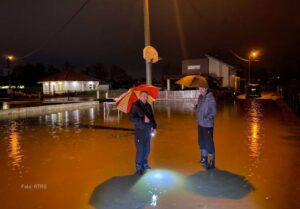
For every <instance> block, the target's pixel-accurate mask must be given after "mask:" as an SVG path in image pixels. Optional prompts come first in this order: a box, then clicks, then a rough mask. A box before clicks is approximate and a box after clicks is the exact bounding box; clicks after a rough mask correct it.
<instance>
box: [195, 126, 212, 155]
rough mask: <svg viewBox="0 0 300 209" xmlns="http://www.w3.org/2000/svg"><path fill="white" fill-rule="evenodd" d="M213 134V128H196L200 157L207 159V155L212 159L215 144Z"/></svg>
mask: <svg viewBox="0 0 300 209" xmlns="http://www.w3.org/2000/svg"><path fill="white" fill-rule="evenodd" d="M213 132H214V128H213V127H202V126H198V144H199V148H200V150H201V154H202V157H207V155H209V156H210V158H214V155H215V144H214V138H213Z"/></svg>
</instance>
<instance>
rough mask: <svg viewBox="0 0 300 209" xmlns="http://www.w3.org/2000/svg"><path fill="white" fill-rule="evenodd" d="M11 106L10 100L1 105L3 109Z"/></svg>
mask: <svg viewBox="0 0 300 209" xmlns="http://www.w3.org/2000/svg"><path fill="white" fill-rule="evenodd" d="M0 104H1V103H0ZM9 108H10V105H9V103H8V102H2V105H1V108H0V109H1V110H8V109H9Z"/></svg>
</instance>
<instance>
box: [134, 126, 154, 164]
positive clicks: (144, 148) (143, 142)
mask: <svg viewBox="0 0 300 209" xmlns="http://www.w3.org/2000/svg"><path fill="white" fill-rule="evenodd" d="M134 136H135V137H134V139H135V146H136V159H135V164H136V169H137V170H143V169H144V167H145V166H147V165H148V156H149V153H150V141H151V128H150V129H148V128H147V129H136V130H134Z"/></svg>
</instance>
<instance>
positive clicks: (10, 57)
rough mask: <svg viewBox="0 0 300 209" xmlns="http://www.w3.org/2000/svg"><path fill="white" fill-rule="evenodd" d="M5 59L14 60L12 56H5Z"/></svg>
mask: <svg viewBox="0 0 300 209" xmlns="http://www.w3.org/2000/svg"><path fill="white" fill-rule="evenodd" d="M6 58H7V59H8V60H9V61H13V60H14V59H15V57H14V56H13V55H7V56H6Z"/></svg>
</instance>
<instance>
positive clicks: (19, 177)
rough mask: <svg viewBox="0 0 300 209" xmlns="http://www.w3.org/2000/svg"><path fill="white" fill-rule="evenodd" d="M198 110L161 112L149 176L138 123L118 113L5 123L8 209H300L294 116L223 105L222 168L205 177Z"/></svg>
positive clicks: (1, 156)
mask: <svg viewBox="0 0 300 209" xmlns="http://www.w3.org/2000/svg"><path fill="white" fill-rule="evenodd" d="M193 105H194V102H193V101H185V102H183V101H176V102H170V101H160V102H156V103H155V104H154V112H155V115H156V120H157V123H158V132H157V135H156V136H155V137H154V138H153V139H152V150H151V154H150V157H149V161H150V164H151V166H152V169H151V170H149V171H148V172H147V173H145V174H144V175H143V176H142V177H137V176H135V175H134V172H135V166H134V159H135V147H134V142H133V130H132V124H131V123H130V122H129V121H128V115H126V114H120V113H118V112H117V111H116V110H114V109H113V108H111V107H110V106H107V107H106V108H104V107H103V106H102V105H101V106H99V107H95V108H89V109H85V110H73V111H64V112H58V113H54V114H48V115H42V116H39V117H31V118H20V119H12V120H0V193H1V195H0V202H1V206H0V208H1V209H2V208H3V209H20V208H22V209H39V208H44V209H91V208H97V209H100V208H101V209H102V208H103V209H112V208H116V209H121V208H122V209H134V208H138V209H144V208H163V209H168V208H180V209H183V208H184V209H188V208H191V209H195V208H197V209H198V208H200V209H202V208H203V209H210V208H217V209H219V208H224V209H234V208H237V209H240V208H243V209H244V208H245V209H252V208H258V209H277V208H278V209H284V208H287V209H291V208H300V172H299V171H300V170H299V167H300V166H299V165H300V161H299V155H300V130H299V129H300V127H297V126H296V125H295V124H293V123H291V122H289V119H288V116H287V115H286V111H285V110H282V109H280V107H279V106H278V105H277V103H276V102H275V101H272V100H255V99H253V100H236V101H219V102H218V115H217V117H216V120H215V130H214V139H215V146H216V167H217V169H216V170H213V171H205V170H204V169H203V168H202V167H201V166H200V164H199V163H198V161H199V159H200V153H199V149H198V143H197V126H196V123H195V117H194V112H193Z"/></svg>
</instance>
